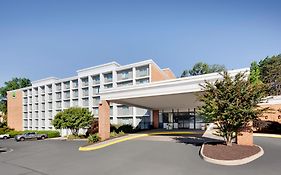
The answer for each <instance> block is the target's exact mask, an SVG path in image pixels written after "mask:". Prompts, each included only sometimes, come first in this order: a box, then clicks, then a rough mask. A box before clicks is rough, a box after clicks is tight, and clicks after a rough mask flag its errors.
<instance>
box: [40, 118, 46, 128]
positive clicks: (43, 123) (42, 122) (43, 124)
mask: <svg viewBox="0 0 281 175" xmlns="http://www.w3.org/2000/svg"><path fill="white" fill-rule="evenodd" d="M41 124H42V126H43V127H44V126H45V119H42V121H41Z"/></svg>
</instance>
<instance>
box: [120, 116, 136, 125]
mask: <svg viewBox="0 0 281 175" xmlns="http://www.w3.org/2000/svg"><path fill="white" fill-rule="evenodd" d="M117 122H118V124H119V125H132V124H133V118H132V117H118V118H117Z"/></svg>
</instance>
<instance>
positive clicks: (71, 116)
mask: <svg viewBox="0 0 281 175" xmlns="http://www.w3.org/2000/svg"><path fill="white" fill-rule="evenodd" d="M92 121H93V115H92V114H91V112H90V111H89V110H88V109H87V108H80V107H71V108H68V109H65V110H63V111H61V112H59V113H57V115H56V116H55V118H54V120H53V121H52V125H54V127H55V128H56V129H70V131H71V133H72V134H73V135H75V136H77V135H78V131H79V129H81V128H86V127H89V126H90V124H91V122H92Z"/></svg>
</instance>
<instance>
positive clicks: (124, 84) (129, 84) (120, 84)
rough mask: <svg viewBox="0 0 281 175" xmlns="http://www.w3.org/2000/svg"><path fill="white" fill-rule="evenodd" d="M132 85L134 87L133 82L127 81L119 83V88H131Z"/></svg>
mask: <svg viewBox="0 0 281 175" xmlns="http://www.w3.org/2000/svg"><path fill="white" fill-rule="evenodd" d="M131 85H133V81H126V82H122V83H117V86H118V87H122V86H131Z"/></svg>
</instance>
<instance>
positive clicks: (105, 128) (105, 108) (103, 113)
mask: <svg viewBox="0 0 281 175" xmlns="http://www.w3.org/2000/svg"><path fill="white" fill-rule="evenodd" d="M99 137H100V138H101V140H106V139H109V137H110V106H109V101H107V100H102V101H101V102H100V104H99Z"/></svg>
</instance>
